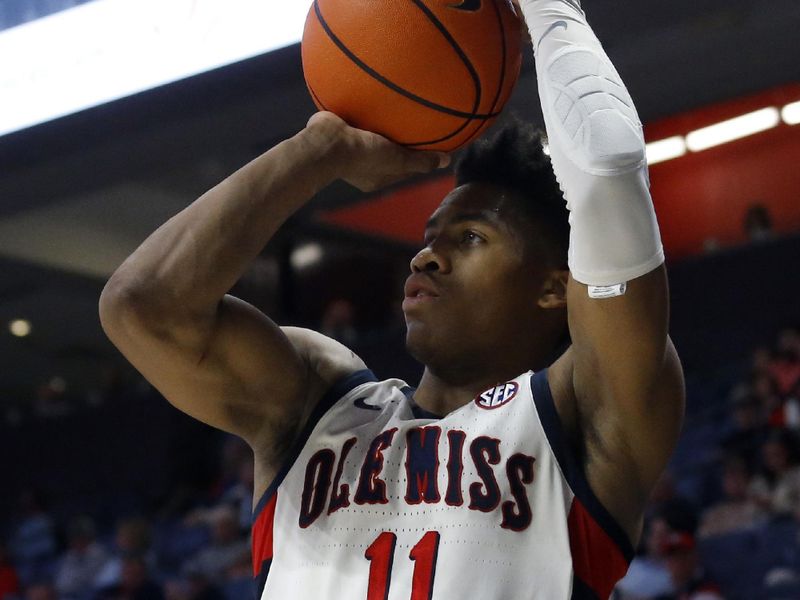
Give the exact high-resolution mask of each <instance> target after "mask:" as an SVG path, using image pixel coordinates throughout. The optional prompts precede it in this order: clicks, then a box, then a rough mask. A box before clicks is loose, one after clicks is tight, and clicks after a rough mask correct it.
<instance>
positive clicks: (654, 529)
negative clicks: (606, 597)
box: [616, 499, 697, 600]
mask: <svg viewBox="0 0 800 600" xmlns="http://www.w3.org/2000/svg"><path fill="white" fill-rule="evenodd" d="M696 528H697V520H696V518H695V516H694V514H693V511H692V509H691V508H690V507H689V506H688V505H687V503H686V502H685V501H683V500H680V499H672V500H669V501H668V502H665V503H664V504H663V505H661V506H660V507H658V508H657V509H656V511H655V512H654V514H653V517H652V519H651V520H650V522H649V523H648V525H647V528H646V530H645V534H644V536H643V538H642V539H643V542H644V553H642V554H639V555H637V556H636V557H635V558H634V559H633V562H631V565H630V568H629V569H628V573H627V574H626V575H625V577H623V578H622V579H621V580H620V582H619V583H618V584H617V587H616V592H617V594H618V596H619V597H620V598H622V600H642V599H647V598H656V597H665V598H669V597H671V596H670V594H672V593H673V592H674V590H675V586H674V584H673V582H672V577H671V575H670V572H669V569H668V567H667V563H666V554H665V548H666V547H667V545H666V544H667V541H668V539H669V536H670V535H672V534H673V533H675V532H676V531H677V532H687V533H689V532H690V533H694V530H695V529H696Z"/></svg>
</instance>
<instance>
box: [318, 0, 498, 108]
mask: <svg viewBox="0 0 800 600" xmlns="http://www.w3.org/2000/svg"><path fill="white" fill-rule="evenodd" d="M314 11H315V12H316V14H317V18H318V19H319V22H320V25H322V28H323V29H324V30H325V33H326V34H328V37H329V38H330V39H331V41H332V42H333V43H334V44H335V45H336V46H337V47H338V48H339V50H341V51H342V52H343V53H344V54H345V55H346V56H347V57H348V58H349V59H350V60H352V61H353V62H354V63H355V64H356V66H358V67H359V68H360V69H362V70H363V71H364V72H365V73H367V74H368V75H369V76H370V77H373V78H374V79H376V80H378V81H379V82H381V83H382V84H383V85H385V86H386V87H388V88H390V89H392V90H394V91H395V92H397V93H398V94H400V95H402V96H405V97H406V98H409V99H410V100H413V101H415V102H417V103H419V104H422V105H423V106H427V107H428V108H431V109H433V110H436V111H439V112H442V113H445V114H448V115H452V116H454V117H461V118H464V119H493V118H494V117H497V116H498V115H499V114H500V113H491V114H473V113H468V112H464V111H461V110H456V109H454V108H450V107H448V106H442V105H441V104H436V103H435V102H431V101H430V100H426V99H425V98H422V97H420V96H417V95H416V94H413V93H411V92H409V91H408V90H406V89H404V88H401V87H400V86H399V85H397V84H395V83H393V82H392V81H390V80H388V79H386V78H385V77H384V76H383V75H381V74H380V73H378V72H377V71H375V70H374V69H372V68H371V67H370V66H369V65H367V64H366V63H365V62H364V61H362V60H361V59H360V58H358V57H357V56H356V55H355V54H353V53H352V52H351V51H350V50H349V49H348V48H347V46H345V45H344V44H343V43H342V41H341V40H340V39H339V38H338V37H336V34H335V33H333V31H332V30H331V28H330V27H329V26H328V23H327V22H326V21H325V19H324V18H323V17H322V13H321V12H320V9H319V2H318V0H315V1H314Z"/></svg>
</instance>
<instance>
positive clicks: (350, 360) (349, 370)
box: [281, 327, 367, 385]
mask: <svg viewBox="0 0 800 600" xmlns="http://www.w3.org/2000/svg"><path fill="white" fill-rule="evenodd" d="M281 330H282V331H283V333H284V334H285V335H286V337H287V338H289V341H290V342H291V343H292V346H294V348H295V350H296V351H297V352H298V354H299V355H300V356H301V357H302V358H303V360H304V361H306V364H307V365H308V366H309V368H310V369H311V370H313V372H314V373H316V374H317V375H318V376H319V378H320V379H321V380H322V382H323V383H325V384H327V385H332V384H334V383H336V382H338V381H340V380H341V379H342V378H344V377H347V376H348V375H351V374H353V373H356V372H358V371H364V370H366V369H367V366H366V364H364V361H363V360H361V358H360V357H359V356H358V355H357V354H356V353H355V352H353V351H352V350H351V349H350V348H348V347H347V346H345V345H344V344H342V343H340V342H337V341H336V340H334V339H333V338H330V337H328V336H326V335H323V334H321V333H319V332H318V331H314V330H312V329H305V328H302V327H281Z"/></svg>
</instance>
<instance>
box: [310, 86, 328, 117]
mask: <svg viewBox="0 0 800 600" xmlns="http://www.w3.org/2000/svg"><path fill="white" fill-rule="evenodd" d="M306 87H307V88H308V91H309V92H310V93H311V97H312V98H314V100H316V101H317V104H319V106H320V108H321V109H322V110H325V111H327V110H328V109H327V108H326V107H325V103H324V102H323V101H322V100H320V99H319V96H317V93H316V92H315V91H314V88H312V87H311V85H310V84H309V83H308V82H306Z"/></svg>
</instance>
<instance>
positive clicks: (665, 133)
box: [321, 84, 800, 258]
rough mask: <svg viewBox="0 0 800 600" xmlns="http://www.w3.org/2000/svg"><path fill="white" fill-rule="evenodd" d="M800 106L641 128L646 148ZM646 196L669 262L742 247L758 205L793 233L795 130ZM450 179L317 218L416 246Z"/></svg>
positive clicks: (678, 167) (737, 108)
mask: <svg viewBox="0 0 800 600" xmlns="http://www.w3.org/2000/svg"><path fill="white" fill-rule="evenodd" d="M797 100H800V84H796V85H789V86H785V87H782V88H779V89H775V90H769V91H767V92H764V93H761V94H758V95H755V96H752V97H748V98H741V99H737V100H734V101H730V102H725V103H722V104H718V105H714V106H710V107H706V108H702V109H698V110H695V111H692V112H691V113H687V114H683V115H679V116H675V117H671V118H668V119H664V120H661V121H658V122H655V123H651V124H648V125H647V126H646V127H645V135H646V137H647V140H648V141H657V140H660V139H664V138H668V137H672V136H675V135H686V134H688V133H690V132H691V131H693V130H695V129H698V128H701V127H705V126H708V125H712V124H714V123H718V122H720V121H723V120H727V119H730V118H733V117H736V116H740V115H743V114H746V113H749V112H752V111H755V110H758V109H761V108H765V107H768V106H774V107H776V108H781V107H783V106H784V105H786V104H788V103H790V102H794V101H797ZM650 179H651V189H652V192H653V198H654V202H655V205H656V210H657V212H658V218H659V222H660V224H661V232H662V236H663V239H664V245H665V247H666V251H667V254H668V256H669V257H671V258H679V257H683V256H687V255H691V254H696V253H699V252H702V251H703V249H704V243H705V241H706V240H709V239H713V240H716V242H717V243H718V244H719V245H722V246H725V245H733V244H738V243H742V242H744V241H745V239H746V237H745V234H744V228H743V222H744V215H745V213H746V211H747V208H748V207H749V206H750V205H752V204H754V203H761V204H763V205H764V206H766V207H767V209H768V210H769V212H770V214H771V216H772V220H773V224H774V227H775V230H776V231H777V232H778V233H788V232H793V231H800V125H795V126H789V125H786V124H785V123H783V122H782V123H781V124H780V125H779V126H778V127H776V128H774V129H771V130H769V131H765V132H763V133H759V134H756V135H753V136H750V137H748V138H744V139H742V140H737V141H735V142H731V143H728V144H724V145H722V146H718V147H716V148H711V149H709V150H705V151H702V152H697V153H688V154H687V155H685V156H683V157H681V158H678V159H674V160H671V161H667V162H663V163H658V164H655V165H653V166H652V167H651V168H650ZM452 184H453V178H452V176H450V175H447V176H441V177H435V178H433V179H429V180H426V181H424V182H422V183H417V184H413V185H409V186H406V187H401V188H399V189H397V190H393V191H390V192H388V193H385V194H382V195H378V196H375V197H373V198H371V199H370V200H369V201H366V202H363V203H360V204H357V205H355V206H350V207H346V208H344V209H340V210H336V211H331V212H328V213H325V214H323V215H321V218H322V220H324V221H326V222H328V223H331V224H335V225H337V226H340V227H344V228H348V229H353V230H356V231H360V232H363V233H368V234H370V235H378V236H383V237H388V238H391V239H394V240H399V241H403V242H408V243H411V244H415V245H416V244H419V243H420V240H421V238H422V231H423V228H424V225H425V221H426V220H427V218H428V217H429V216H430V214H431V213H432V212H433V210H434V209H435V208H436V207H437V206H438V205H439V202H440V201H441V199H442V198H444V196H445V195H446V194H447V192H448V191H450V189H452Z"/></svg>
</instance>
